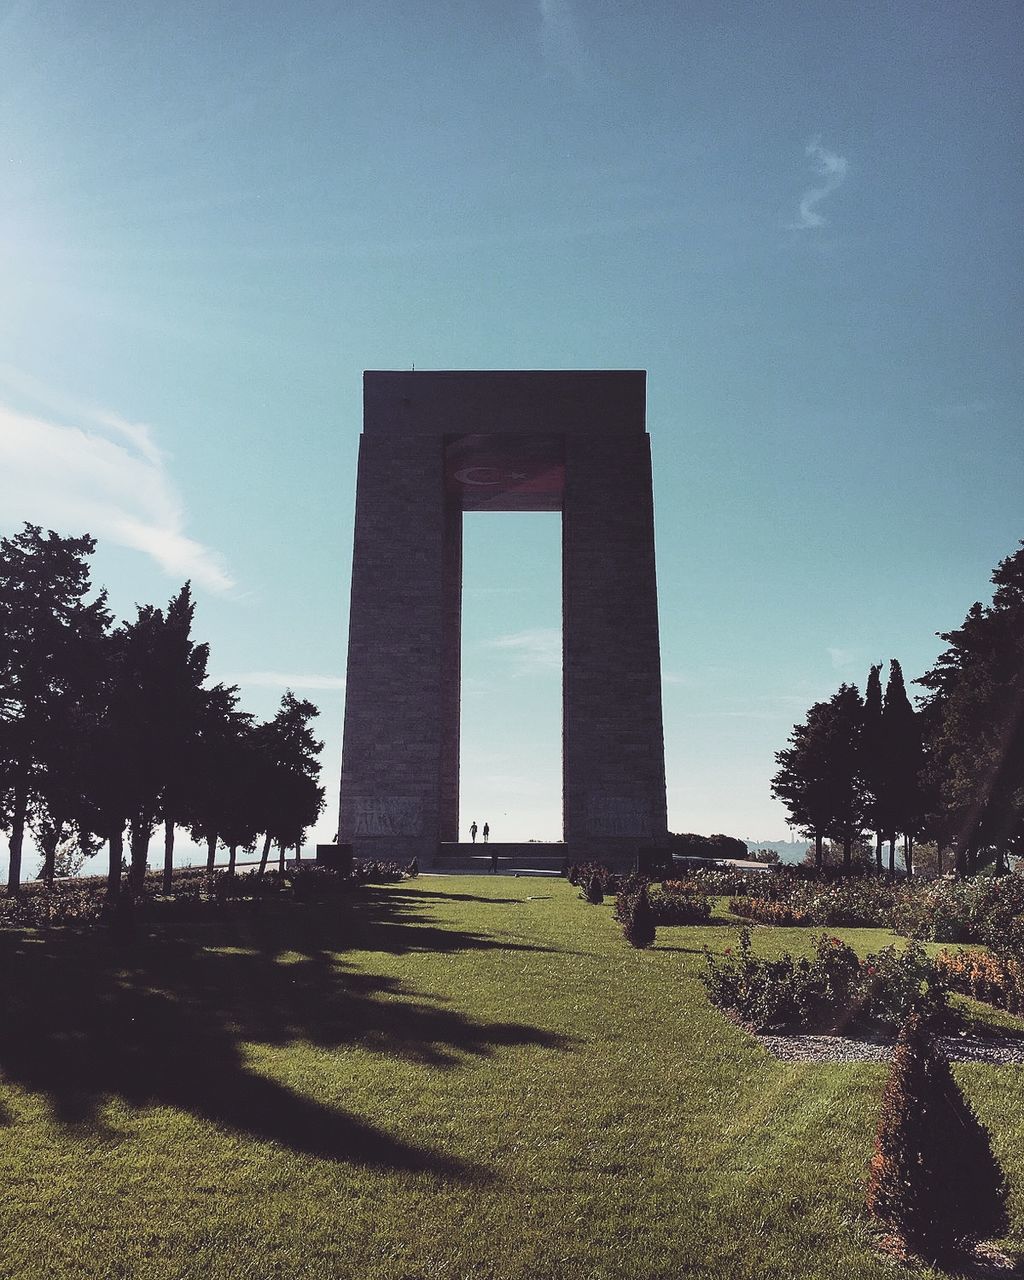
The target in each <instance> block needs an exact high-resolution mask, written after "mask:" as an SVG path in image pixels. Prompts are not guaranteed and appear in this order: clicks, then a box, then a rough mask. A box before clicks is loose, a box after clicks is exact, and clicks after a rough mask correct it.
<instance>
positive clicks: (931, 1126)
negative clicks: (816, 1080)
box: [867, 1014, 1009, 1260]
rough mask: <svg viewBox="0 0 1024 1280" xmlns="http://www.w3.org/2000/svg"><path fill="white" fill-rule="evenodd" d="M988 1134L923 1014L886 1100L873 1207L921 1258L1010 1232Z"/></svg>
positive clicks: (870, 1199)
mask: <svg viewBox="0 0 1024 1280" xmlns="http://www.w3.org/2000/svg"><path fill="white" fill-rule="evenodd" d="M1007 1198H1008V1191H1007V1185H1006V1179H1005V1178H1004V1176H1003V1173H1002V1170H1001V1169H1000V1167H999V1165H998V1163H997V1161H996V1158H995V1156H994V1155H993V1153H992V1146H991V1141H990V1138H989V1134H988V1131H987V1129H986V1128H985V1127H984V1125H982V1124H981V1123H980V1122H979V1120H978V1118H977V1117H976V1116H975V1114H974V1112H973V1110H972V1109H971V1106H970V1103H969V1102H968V1101H967V1099H966V1098H965V1097H964V1096H963V1094H962V1093H961V1092H960V1089H959V1086H958V1085H957V1083H956V1081H955V1080H954V1078H953V1073H952V1072H951V1071H950V1069H949V1063H948V1062H947V1060H946V1058H945V1056H944V1055H943V1054H942V1052H941V1051H940V1050H939V1048H938V1045H937V1044H936V1042H935V1036H934V1033H933V1031H932V1029H931V1027H930V1026H929V1025H928V1023H927V1022H926V1020H925V1019H923V1018H922V1017H921V1016H920V1015H919V1014H913V1015H911V1017H910V1018H908V1020H907V1022H906V1024H905V1026H904V1027H903V1030H902V1031H901V1033H900V1038H899V1041H898V1043H897V1045H896V1050H895V1053H894V1055H893V1060H892V1068H891V1071H890V1073H889V1079H888V1080H887V1082H886V1085H885V1092H884V1094H883V1096H882V1114H881V1118H880V1121H879V1125H878V1133H877V1136H876V1138H875V1150H874V1155H873V1156H872V1159H871V1174H870V1179H869V1182H868V1191H867V1206H868V1210H869V1212H870V1213H871V1215H872V1217H874V1218H875V1219H877V1220H878V1221H879V1222H881V1223H883V1224H884V1225H886V1226H887V1227H889V1229H890V1230H891V1231H892V1232H893V1233H894V1234H895V1235H896V1236H898V1237H899V1238H900V1239H901V1240H902V1241H903V1242H905V1243H906V1244H907V1245H909V1246H910V1248H911V1249H913V1250H914V1251H915V1252H916V1253H919V1254H921V1255H923V1256H925V1257H927V1258H930V1259H936V1260H938V1259H943V1258H948V1257H949V1256H950V1255H951V1254H952V1253H953V1252H954V1251H955V1250H956V1249H957V1248H958V1247H962V1246H964V1245H965V1244H968V1243H970V1242H971V1241H974V1240H979V1239H987V1238H989V1237H991V1236H999V1235H1003V1234H1004V1233H1005V1232H1006V1231H1007V1229H1008V1227H1009V1218H1008V1215H1007V1210H1006V1203H1007Z"/></svg>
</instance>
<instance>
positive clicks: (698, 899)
mask: <svg viewBox="0 0 1024 1280" xmlns="http://www.w3.org/2000/svg"><path fill="white" fill-rule="evenodd" d="M647 897H648V901H649V902H650V907H651V911H652V912H653V913H654V919H655V920H656V921H657V923H658V924H704V923H705V922H706V921H708V920H710V919H711V900H710V898H708V897H707V896H706V895H705V894H703V893H699V892H697V891H695V890H691V889H689V888H685V889H684V888H681V887H680V886H679V882H678V881H675V880H666V881H665V883H664V884H663V885H662V886H661V888H660V889H659V888H658V887H657V886H656V885H652V886H651V887H650V889H649V890H648V893H647Z"/></svg>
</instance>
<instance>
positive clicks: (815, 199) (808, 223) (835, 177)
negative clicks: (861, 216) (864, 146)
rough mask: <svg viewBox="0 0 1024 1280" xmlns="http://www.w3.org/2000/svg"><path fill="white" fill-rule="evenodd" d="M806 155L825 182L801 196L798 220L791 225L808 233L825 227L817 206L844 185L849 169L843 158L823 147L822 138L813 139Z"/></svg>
mask: <svg viewBox="0 0 1024 1280" xmlns="http://www.w3.org/2000/svg"><path fill="white" fill-rule="evenodd" d="M804 154H805V155H806V156H808V157H810V159H811V161H812V162H813V165H814V169H815V171H816V172H817V173H818V174H819V176H820V177H821V178H822V179H823V181H822V183H821V185H820V186H817V187H810V188H809V189H808V190H807V191H805V192H804V194H803V195H802V196H801V198H800V209H799V211H798V213H797V220H796V222H791V223H790V224H789V225H790V229H791V230H793V231H806V230H809V229H811V228H814V227H823V226H825V223H826V220H825V218H823V217H822V216H821V214H820V213H819V212H818V210H817V206H818V205H819V204H820V203H821V201H822V200H824V199H825V197H826V196H827V195H831V193H832V192H833V191H835V189H836V187H838V186H841V185H842V183H843V180H844V179H845V178H846V171H847V168H848V167H849V166H848V165H847V162H846V160H845V159H844V158H843V157H842V156H840V155H837V154H836V153H835V152H834V151H828V150H827V149H826V148H825V147H823V146H822V145H821V139H820V138H812V139H811V141H810V142H809V143H808V144H807V147H806V149H805V151H804Z"/></svg>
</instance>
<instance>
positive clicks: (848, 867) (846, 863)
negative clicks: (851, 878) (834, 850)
mask: <svg viewBox="0 0 1024 1280" xmlns="http://www.w3.org/2000/svg"><path fill="white" fill-rule="evenodd" d="M852 873H853V836H843V875H844V876H848V875H851V874H852Z"/></svg>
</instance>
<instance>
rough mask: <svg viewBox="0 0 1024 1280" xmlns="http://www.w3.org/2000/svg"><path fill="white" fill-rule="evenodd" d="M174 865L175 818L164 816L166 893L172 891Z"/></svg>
mask: <svg viewBox="0 0 1024 1280" xmlns="http://www.w3.org/2000/svg"><path fill="white" fill-rule="evenodd" d="M173 867H174V820H173V818H164V893H170V891H171V876H172V868H173Z"/></svg>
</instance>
